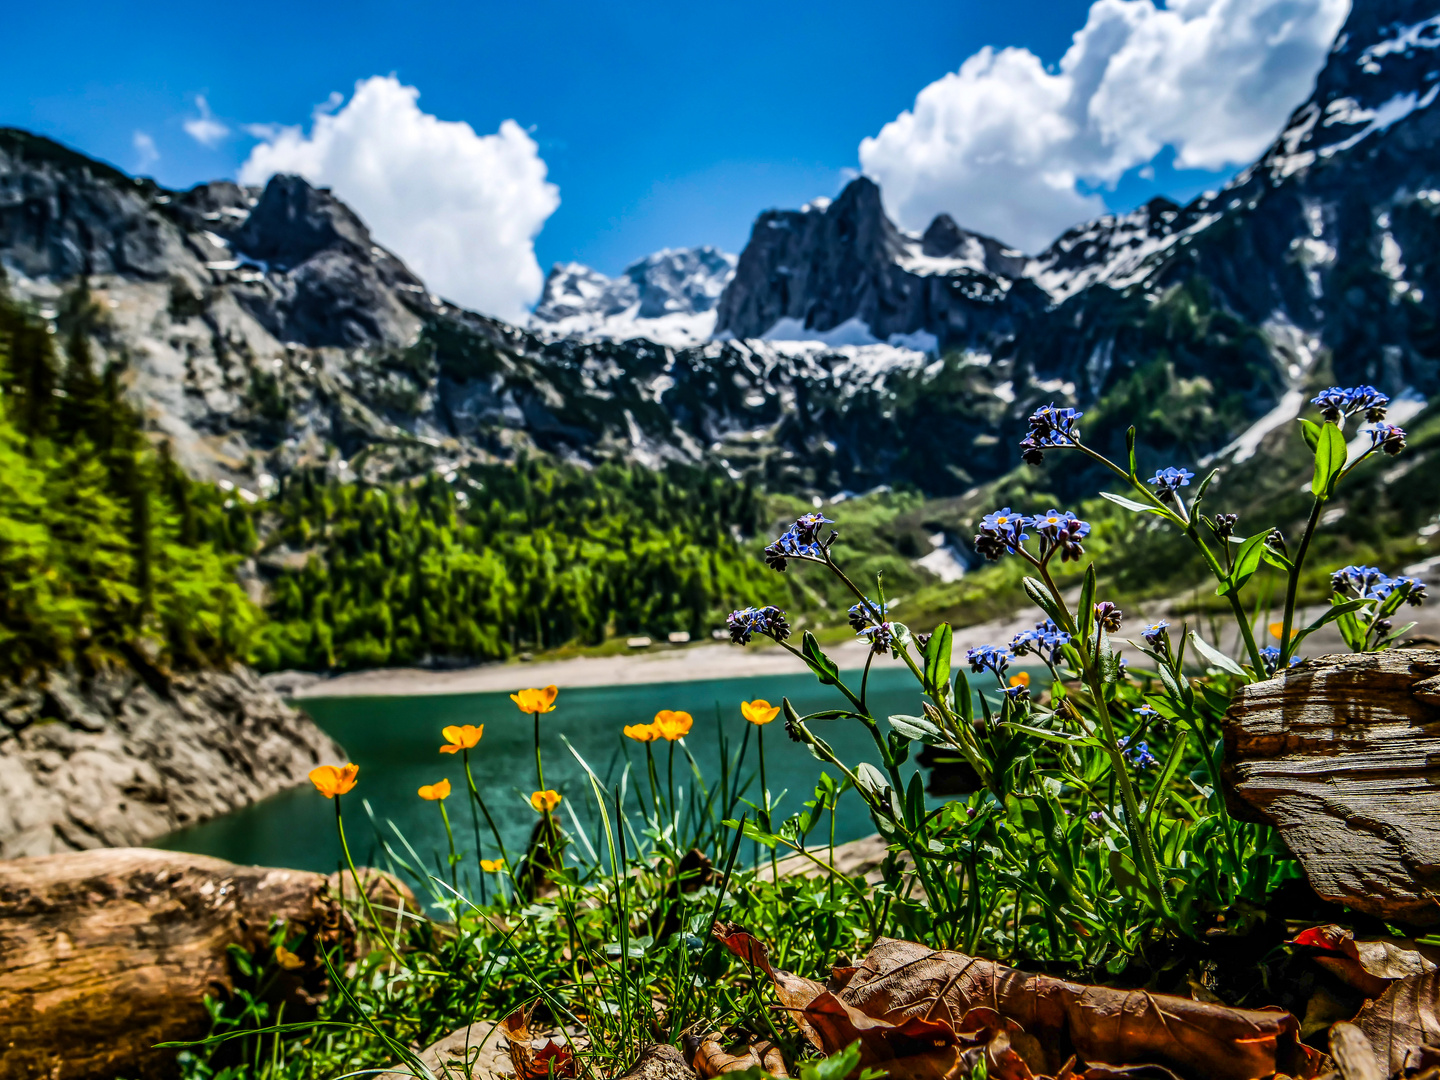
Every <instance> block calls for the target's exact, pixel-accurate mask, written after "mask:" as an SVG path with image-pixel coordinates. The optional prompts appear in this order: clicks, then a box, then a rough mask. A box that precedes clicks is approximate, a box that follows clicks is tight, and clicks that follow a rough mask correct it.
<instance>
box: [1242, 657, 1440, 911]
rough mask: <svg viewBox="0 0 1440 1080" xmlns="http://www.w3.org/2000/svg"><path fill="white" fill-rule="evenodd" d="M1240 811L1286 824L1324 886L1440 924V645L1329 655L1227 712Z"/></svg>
mask: <svg viewBox="0 0 1440 1080" xmlns="http://www.w3.org/2000/svg"><path fill="white" fill-rule="evenodd" d="M1225 776H1226V782H1227V786H1228V789H1229V790H1228V791H1227V798H1228V801H1229V802H1230V805H1231V809H1232V812H1233V813H1235V814H1236V816H1239V817H1245V818H1247V819H1249V820H1255V821H1262V822H1267V823H1270V824H1273V825H1275V826H1276V827H1278V828H1279V830H1280V833H1281V835H1282V836H1283V837H1284V840H1285V843H1286V844H1287V845H1288V846H1289V847H1290V850H1291V851H1293V852H1294V853H1295V857H1296V858H1297V859H1299V860H1300V863H1301V864H1302V865H1303V866H1304V868H1305V873H1306V875H1307V876H1308V877H1309V879H1310V884H1311V885H1312V886H1313V887H1314V888H1315V891H1316V892H1317V893H1318V894H1319V895H1320V896H1322V897H1323V898H1325V899H1326V900H1332V901H1335V902H1337V903H1343V904H1348V905H1349V906H1350V907H1353V908H1355V909H1356V910H1359V911H1363V912H1366V913H1368V914H1371V915H1375V916H1378V917H1380V918H1384V919H1388V920H1391V921H1399V922H1406V923H1411V924H1414V925H1420V926H1430V925H1435V924H1437V923H1440V904H1437V897H1440V651H1435V650H1429V649H1426V650H1420V649H1406V650H1402V651H1397V652H1385V653H1375V654H1363V655H1362V654H1351V655H1337V656H1322V657H1319V658H1317V659H1315V660H1311V661H1309V662H1307V663H1304V664H1301V665H1299V666H1298V667H1295V668H1292V669H1291V670H1289V671H1288V672H1285V673H1284V674H1282V675H1280V676H1277V677H1276V678H1273V679H1269V680H1267V681H1265V682H1261V683H1255V684H1254V685H1252V686H1248V687H1246V688H1245V689H1244V690H1242V691H1241V692H1240V694H1239V695H1238V696H1237V697H1236V699H1235V701H1234V703H1233V704H1232V705H1231V707H1230V711H1229V712H1228V714H1227V715H1226V717H1225Z"/></svg>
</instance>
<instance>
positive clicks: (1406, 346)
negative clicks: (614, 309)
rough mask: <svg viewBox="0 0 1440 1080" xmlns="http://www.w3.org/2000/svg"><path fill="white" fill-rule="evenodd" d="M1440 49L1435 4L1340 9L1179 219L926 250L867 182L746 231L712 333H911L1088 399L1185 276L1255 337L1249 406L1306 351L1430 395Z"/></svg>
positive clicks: (955, 232) (1393, 388) (1157, 209)
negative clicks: (1310, 55)
mask: <svg viewBox="0 0 1440 1080" xmlns="http://www.w3.org/2000/svg"><path fill="white" fill-rule="evenodd" d="M1437 46H1440V5H1437V4H1436V3H1435V0H1379V2H1375V3H1367V4H1357V5H1356V6H1355V9H1354V11H1353V12H1352V14H1351V16H1350V18H1349V20H1348V22H1347V23H1346V25H1345V27H1344V28H1343V29H1342V31H1341V33H1340V36H1339V37H1338V38H1337V40H1336V43H1335V46H1334V49H1333V50H1332V53H1331V56H1330V58H1329V61H1328V63H1327V64H1326V66H1325V68H1324V70H1323V71H1322V72H1321V74H1320V76H1319V78H1318V80H1317V84H1316V87H1315V91H1314V93H1313V94H1312V96H1311V97H1310V99H1309V100H1308V101H1307V102H1305V103H1304V104H1303V105H1302V106H1301V107H1300V108H1299V109H1297V110H1296V111H1295V113H1294V115H1293V116H1292V118H1291V120H1290V122H1289V124H1288V125H1287V127H1286V129H1285V131H1284V132H1283V133H1282V134H1281V135H1280V137H1279V139H1277V140H1276V142H1275V144H1274V146H1273V147H1272V148H1271V150H1270V151H1269V152H1268V153H1267V154H1266V155H1265V157H1264V158H1263V159H1262V160H1261V161H1260V162H1258V163H1256V164H1255V165H1254V166H1252V167H1251V168H1249V169H1246V170H1245V171H1243V172H1242V173H1241V174H1240V175H1239V176H1237V177H1236V179H1235V180H1234V181H1232V182H1231V183H1230V184H1228V185H1227V186H1226V187H1225V189H1224V190H1223V191H1220V192H1212V193H1209V194H1207V195H1204V196H1201V197H1200V198H1198V199H1196V200H1194V201H1193V202H1192V203H1190V204H1189V205H1187V206H1184V207H1181V206H1177V205H1175V204H1174V203H1172V202H1169V201H1168V200H1165V199H1155V200H1152V201H1151V202H1150V203H1148V204H1146V205H1145V206H1143V207H1140V208H1139V209H1137V210H1135V211H1134V212H1132V213H1129V214H1124V215H1113V216H1107V217H1104V218H1101V219H1099V220H1097V221H1093V222H1088V223H1086V224H1083V225H1080V226H1077V227H1076V228H1074V229H1071V230H1069V231H1068V232H1066V233H1065V234H1064V235H1063V236H1061V237H1059V238H1058V239H1057V240H1056V241H1055V242H1054V243H1053V244H1052V245H1051V246H1050V247H1049V248H1047V249H1046V250H1045V251H1043V252H1041V253H1040V254H1039V255H1037V256H1035V257H1034V258H1029V259H1027V258H1025V257H1024V256H1021V255H1020V254H1019V253H1018V252H1014V251H1010V250H1008V249H1006V248H1004V247H1003V246H1002V245H1000V244H998V243H997V242H996V241H994V240H990V239H989V238H986V237H978V236H971V235H969V234H966V233H965V232H964V230H962V229H960V228H959V227H958V226H956V225H955V223H954V222H953V221H951V220H950V219H949V218H948V217H946V216H942V217H940V218H937V219H936V220H935V222H934V223H932V224H931V226H930V227H929V229H927V230H926V232H925V234H924V236H923V237H914V236H910V235H908V234H905V233H903V232H902V231H900V230H899V229H897V228H896V227H895V226H893V225H892V224H891V223H890V222H889V221H888V220H887V219H886V218H885V215H884V212H883V209H882V208H881V205H880V197H879V190H878V189H877V188H876V187H875V186H874V185H873V184H872V183H871V182H870V181H869V180H867V179H864V178H861V179H858V180H856V181H854V182H853V183H852V184H850V185H849V186H848V187H847V188H846V189H845V191H844V193H843V194H842V195H841V196H840V198H839V199H837V200H836V201H835V202H834V203H833V204H830V205H829V206H828V207H825V208H822V209H819V210H813V209H812V210H809V211H808V212H806V211H772V212H769V213H766V214H763V215H761V217H760V218H759V219H758V220H757V222H756V224H755V228H754V231H753V233H752V235H751V239H750V242H749V244H748V245H747V246H746V248H745V251H744V252H743V253H742V254H741V256H740V263H739V267H738V269H737V272H736V277H735V280H734V282H732V284H731V285H730V286H729V287H728V288H727V290H726V293H725V296H724V297H722V299H721V302H720V307H719V317H718V320H717V330H718V331H719V332H721V333H728V334H731V335H733V336H736V337H742V338H743V337H759V336H764V335H773V334H774V333H775V328H776V327H777V326H784V325H785V324H786V323H787V322H796V323H798V324H800V325H802V326H803V327H805V328H807V329H811V330H813V331H816V332H824V331H828V330H831V329H832V328H834V327H836V326H840V325H842V324H845V323H846V322H849V321H855V322H857V323H859V324H863V326H864V327H865V328H866V329H868V330H869V332H870V333H871V334H872V335H874V336H875V337H877V338H880V339H886V338H890V337H892V336H893V335H896V334H904V335H911V336H912V340H913V335H915V334H916V333H917V332H923V333H925V334H929V335H932V336H933V338H934V339H935V340H936V341H937V342H938V344H939V346H940V348H942V349H962V350H974V351H978V352H983V353H984V354H986V355H987V356H988V357H990V358H991V359H1009V358H1013V359H1015V360H1018V361H1020V363H1021V365H1022V367H1029V368H1031V369H1033V371H1034V372H1035V373H1036V374H1037V375H1038V376H1040V377H1041V378H1042V379H1044V378H1048V379H1049V380H1051V381H1054V380H1056V379H1058V380H1059V381H1060V382H1061V383H1064V384H1069V383H1073V384H1075V386H1076V388H1077V399H1078V400H1079V401H1081V402H1084V401H1087V400H1093V399H1094V398H1096V397H1098V396H1099V395H1100V394H1101V393H1103V392H1104V390H1105V388H1106V387H1107V386H1108V385H1110V384H1111V383H1113V381H1114V379H1115V377H1116V376H1117V375H1118V374H1122V373H1123V372H1124V370H1125V369H1126V367H1127V366H1129V365H1130V364H1131V363H1132V362H1133V358H1131V357H1127V356H1126V355H1125V347H1126V341H1125V339H1126V337H1127V332H1126V329H1127V328H1126V326H1125V325H1124V324H1125V323H1133V321H1134V319H1135V318H1136V316H1137V315H1138V316H1139V317H1142V318H1143V315H1144V309H1145V307H1147V306H1148V305H1150V304H1153V303H1154V302H1155V301H1156V300H1158V299H1159V298H1161V297H1162V296H1163V295H1165V294H1166V292H1167V291H1168V290H1172V289H1174V288H1176V287H1177V286H1180V285H1183V284H1185V283H1187V282H1193V281H1197V280H1203V282H1204V283H1205V285H1206V287H1207V289H1208V290H1209V292H1210V296H1211V298H1212V300H1213V302H1215V303H1217V304H1218V305H1220V306H1221V307H1223V308H1224V309H1225V310H1227V311H1230V312H1232V313H1234V314H1235V315H1237V316H1239V317H1240V318H1241V319H1242V320H1244V322H1245V323H1247V324H1248V325H1250V326H1253V327H1257V328H1261V329H1263V331H1264V332H1265V333H1266V334H1267V335H1268V337H1269V339H1270V345H1271V352H1272V357H1273V359H1274V360H1275V362H1276V367H1275V370H1274V371H1273V372H1263V371H1260V370H1254V371H1252V372H1251V373H1250V374H1249V375H1248V376H1247V377H1246V378H1245V380H1244V385H1245V387H1246V389H1247V391H1250V392H1254V393H1256V394H1258V395H1259V396H1260V399H1261V400H1265V399H1268V400H1269V401H1272V402H1273V400H1275V397H1276V391H1277V390H1278V389H1279V387H1280V386H1281V385H1282V384H1283V383H1285V381H1286V380H1291V379H1294V378H1296V377H1299V376H1300V375H1301V374H1302V373H1303V369H1304V368H1306V367H1308V366H1309V364H1310V363H1312V362H1313V361H1314V359H1315V358H1316V357H1317V355H1319V353H1320V352H1321V351H1322V350H1323V351H1328V352H1329V353H1330V354H1331V356H1333V358H1334V364H1335V372H1336V376H1337V378H1340V379H1341V381H1361V380H1368V381H1372V382H1377V383H1382V384H1384V385H1385V386H1386V388H1387V389H1388V390H1390V392H1392V393H1399V392H1400V391H1402V390H1403V389H1405V388H1406V387H1410V388H1412V389H1414V390H1416V391H1418V392H1419V393H1421V394H1426V395H1428V394H1430V393H1433V392H1434V391H1435V390H1436V389H1437V383H1440V366H1437V360H1440V356H1437V354H1436V349H1435V340H1434V329H1433V327H1434V321H1433V319H1432V317H1431V316H1429V315H1428V314H1426V308H1425V306H1424V304H1423V303H1422V300H1423V297H1424V295H1425V294H1426V292H1427V290H1433V288H1434V287H1435V285H1436V284H1437V283H1436V282H1434V281H1432V280H1430V279H1431V277H1432V276H1433V274H1434V273H1435V269H1434V262H1433V260H1432V259H1431V258H1430V256H1429V252H1430V251H1431V250H1433V248H1434V241H1435V239H1436V233H1435V228H1436V225H1435V222H1436V218H1437V210H1440V195H1437V194H1436V188H1437V184H1440V157H1437V148H1440V113H1437V112H1436V111H1434V110H1432V109H1431V108H1430V106H1431V105H1432V104H1433V103H1434V101H1435V99H1436V94H1437V91H1440V82H1437V79H1440V50H1437ZM1134 299H1138V300H1139V301H1141V303H1140V304H1139V307H1133V306H1131V305H1127V304H1126V303H1125V302H1124V301H1126V300H1134ZM1127 308H1128V309H1129V310H1128V311H1127V310H1126V309H1127ZM1117 319H1118V320H1119V323H1120V325H1117ZM1252 366H1253V365H1252ZM1297 366H1298V368H1299V369H1300V370H1296V368H1297ZM1198 374H1209V375H1212V376H1213V375H1214V374H1216V373H1214V372H1208V373H1198Z"/></svg>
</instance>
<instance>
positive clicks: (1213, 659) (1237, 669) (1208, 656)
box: [1190, 630, 1248, 678]
mask: <svg viewBox="0 0 1440 1080" xmlns="http://www.w3.org/2000/svg"><path fill="white" fill-rule="evenodd" d="M1190 640H1191V641H1192V642H1193V643H1194V645H1195V651H1196V652H1198V653H1199V654H1200V655H1201V656H1203V657H1204V658H1205V660H1206V662H1207V663H1209V664H1211V665H1212V666H1214V667H1218V668H1219V669H1220V670H1221V671H1228V672H1229V673H1230V674H1231V675H1239V676H1240V677H1241V678H1247V677H1248V676H1247V675H1246V674H1245V669H1244V668H1242V667H1241V666H1240V665H1239V664H1237V663H1236V662H1235V661H1234V660H1231V659H1230V657H1228V656H1226V655H1225V654H1224V653H1223V652H1221V651H1220V650H1219V649H1217V648H1215V647H1214V646H1213V645H1210V644H1209V643H1207V642H1206V641H1205V639H1204V638H1202V637H1201V636H1200V635H1199V634H1197V633H1195V631H1193V630H1192V631H1190Z"/></svg>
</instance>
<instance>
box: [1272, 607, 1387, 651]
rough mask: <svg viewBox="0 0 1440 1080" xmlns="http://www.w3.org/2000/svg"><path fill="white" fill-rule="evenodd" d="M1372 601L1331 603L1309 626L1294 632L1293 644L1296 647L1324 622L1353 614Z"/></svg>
mask: <svg viewBox="0 0 1440 1080" xmlns="http://www.w3.org/2000/svg"><path fill="white" fill-rule="evenodd" d="M1374 602H1375V601H1374V600H1346V601H1344V602H1343V603H1339V604H1334V603H1332V604H1331V606H1330V607H1329V608H1327V609H1326V610H1325V611H1323V612H1321V613H1320V617H1319V618H1318V619H1316V620H1315V621H1314V622H1312V623H1311V624H1310V625H1309V626H1307V627H1305V629H1304V630H1300V631H1297V632H1296V634H1295V639H1294V640H1295V645H1296V646H1297V647H1298V646H1299V644H1300V642H1302V641H1304V640H1305V639H1306V638H1307V637H1309V636H1310V635H1311V634H1313V633H1314V632H1315V631H1316V630H1319V629H1320V628H1321V627H1322V626H1324V625H1325V624H1326V623H1329V622H1333V621H1334V620H1336V619H1338V618H1340V616H1342V615H1350V614H1353V613H1354V612H1356V611H1359V610H1360V609H1361V608H1364V607H1369V606H1370V605H1371V604H1373V603H1374ZM1291 651H1292V652H1293V651H1294V650H1293V649H1292V650H1291Z"/></svg>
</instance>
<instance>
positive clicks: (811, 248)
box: [715, 176, 1044, 351]
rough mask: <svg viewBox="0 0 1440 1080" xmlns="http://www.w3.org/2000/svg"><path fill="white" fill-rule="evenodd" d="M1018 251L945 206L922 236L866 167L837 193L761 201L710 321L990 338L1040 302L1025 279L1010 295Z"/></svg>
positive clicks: (997, 338)
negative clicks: (896, 218) (970, 228)
mask: <svg viewBox="0 0 1440 1080" xmlns="http://www.w3.org/2000/svg"><path fill="white" fill-rule="evenodd" d="M1024 263H1025V258H1024V256H1023V255H1022V254H1021V253H1020V252H1018V251H1012V250H1010V249H1008V248H1006V247H1005V246H1004V245H1003V244H1001V243H1000V242H999V241H997V240H993V239H991V238H990V237H988V236H980V235H978V234H975V233H969V232H966V231H965V230H964V229H962V228H960V226H958V225H957V224H955V222H954V220H953V219H951V218H950V216H949V215H948V214H942V215H941V216H939V217H937V218H936V219H935V220H934V222H932V223H931V225H930V227H929V228H928V229H926V231H925V234H924V236H921V237H917V236H911V235H909V234H907V233H904V232H902V231H901V230H900V229H898V228H897V227H896V226H895V225H894V223H892V222H891V221H890V219H889V218H888V217H886V216H885V210H884V208H883V207H882V206H881V203H880V189H879V188H878V187H876V186H875V183H874V182H873V181H871V180H869V179H867V178H866V177H863V176H862V177H860V178H859V179H857V180H854V181H852V182H851V183H850V184H849V185H847V186H846V188H845V190H844V191H843V192H841V194H840V197H839V198H838V199H836V200H835V201H834V202H829V203H823V204H821V203H812V204H811V205H810V206H808V207H806V208H805V209H803V210H768V211H766V212H765V213H763V214H761V215H760V217H759V219H758V220H757V221H756V222H755V228H754V230H753V231H752V232H751V234H750V242H749V243H748V244H747V245H746V246H745V250H744V252H742V253H741V256H740V262H739V265H738V266H737V267H736V271H735V280H734V281H733V282H732V283H731V284H730V286H729V287H728V288H727V289H726V290H725V295H724V296H723V297H722V298H721V300H720V307H719V311H718V314H717V318H716V326H715V329H716V333H717V334H721V335H726V336H729V337H736V338H758V337H765V336H774V335H775V334H776V332H777V327H778V328H779V330H780V332H781V333H782V334H783V336H787V337H799V336H811V337H823V336H824V335H826V334H827V333H829V332H831V331H834V330H835V329H837V328H838V327H841V326H843V325H845V324H847V323H851V322H855V323H858V324H860V325H863V326H864V328H865V329H866V330H867V331H868V332H869V334H870V335H871V336H872V337H874V338H876V339H878V340H881V341H888V340H890V339H892V338H909V339H911V340H915V338H914V335H916V334H917V333H921V334H925V335H928V336H929V343H930V345H931V347H932V348H933V347H935V346H936V345H938V346H940V347H942V348H945V349H965V348H972V349H986V350H987V351H988V350H990V349H992V348H993V347H995V346H996V345H998V344H999V342H1001V341H1003V340H1005V339H1007V338H1008V337H1010V336H1012V335H1013V334H1014V332H1015V326H1014V319H1015V318H1016V317H1017V313H1020V316H1021V317H1023V316H1024V315H1025V314H1031V313H1033V312H1034V311H1038V310H1041V309H1043V307H1044V297H1043V296H1042V295H1041V294H1040V293H1039V291H1038V290H1036V289H1035V288H1034V287H1033V286H1032V285H1030V284H1029V283H1028V282H1025V283H1023V284H1022V287H1021V290H1020V291H1021V293H1022V294H1023V295H1020V296H1015V297H1012V296H1010V293H1011V292H1012V291H1013V290H1014V288H1015V278H1014V275H1015V272H1016V271H1017V270H1019V269H1021V268H1023V266H1024Z"/></svg>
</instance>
